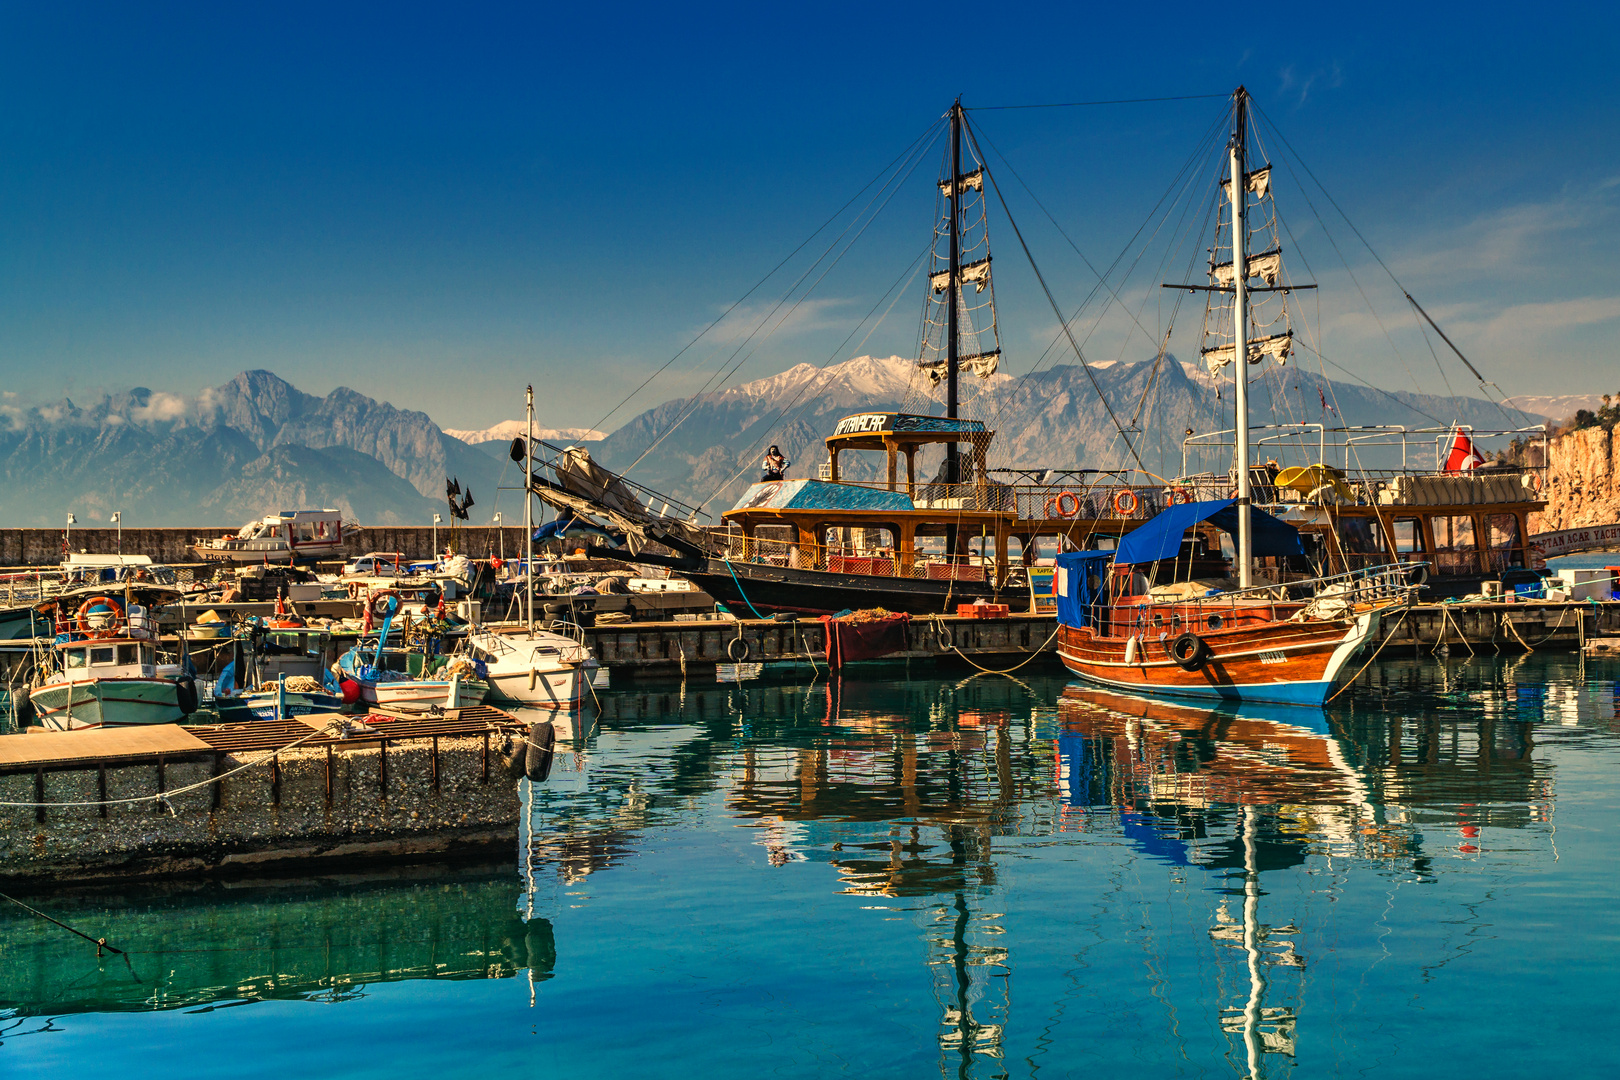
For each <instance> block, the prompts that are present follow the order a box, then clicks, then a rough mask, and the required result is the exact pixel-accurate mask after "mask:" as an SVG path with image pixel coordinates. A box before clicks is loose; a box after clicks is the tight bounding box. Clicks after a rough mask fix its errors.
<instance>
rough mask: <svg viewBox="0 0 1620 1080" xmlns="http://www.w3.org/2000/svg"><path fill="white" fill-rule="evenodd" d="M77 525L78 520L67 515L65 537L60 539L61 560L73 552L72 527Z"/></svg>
mask: <svg viewBox="0 0 1620 1080" xmlns="http://www.w3.org/2000/svg"><path fill="white" fill-rule="evenodd" d="M78 523H79V519H78V518H76V517H74V516H73V515H72V514H69V515H68V520H67V535H66V536H64V537H63V538H62V557H63V558H66V557H67V553H68V552H70V551H72V550H73V526H75V525H77V524H78Z"/></svg>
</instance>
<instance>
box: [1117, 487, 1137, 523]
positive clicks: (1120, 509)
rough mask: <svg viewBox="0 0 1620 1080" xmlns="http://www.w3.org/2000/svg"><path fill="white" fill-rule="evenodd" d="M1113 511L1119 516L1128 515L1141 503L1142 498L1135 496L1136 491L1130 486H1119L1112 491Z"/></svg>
mask: <svg viewBox="0 0 1620 1080" xmlns="http://www.w3.org/2000/svg"><path fill="white" fill-rule="evenodd" d="M1112 501H1113V507H1114V513H1116V514H1118V515H1119V516H1120V517H1130V516H1131V515H1132V514H1134V513H1136V511H1137V509H1138V508H1139V507H1140V506H1141V505H1142V500H1141V499H1138V498H1137V497H1136V492H1134V491H1132V490H1131V489H1130V488H1120V489H1119V490H1118V491H1116V492H1114V498H1113V500H1112Z"/></svg>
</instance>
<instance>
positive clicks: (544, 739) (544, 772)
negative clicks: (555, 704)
mask: <svg viewBox="0 0 1620 1080" xmlns="http://www.w3.org/2000/svg"><path fill="white" fill-rule="evenodd" d="M556 747H557V728H556V726H555V725H554V724H552V722H551V721H550V720H539V721H536V722H535V724H534V726H533V727H531V728H529V742H528V749H527V750H526V751H525V752H524V758H523V775H524V776H527V777H528V778H529V779H530V780H531V781H533V782H534V783H543V782H544V781H545V779H546V777H548V776H550V775H551V759H552V758H553V757H554V756H555V754H556Z"/></svg>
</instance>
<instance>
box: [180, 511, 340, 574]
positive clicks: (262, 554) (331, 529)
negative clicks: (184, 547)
mask: <svg viewBox="0 0 1620 1080" xmlns="http://www.w3.org/2000/svg"><path fill="white" fill-rule="evenodd" d="M191 550H192V552H193V553H195V554H196V556H197V558H199V559H202V560H203V561H204V562H227V563H267V562H268V563H295V562H314V561H315V560H317V559H331V558H335V557H340V556H341V555H342V554H343V513H342V511H340V510H333V509H331V508H330V507H328V508H327V509H324V510H282V511H281V512H279V513H275V514H268V515H266V516H265V517H262V518H260V519H259V520H257V521H250V522H248V523H247V524H246V525H244V526H242V527H241V529H239V530H237V532H236V535H234V536H231V535H226V536H222V537H216V538H214V539H207V540H204V539H199V540H198V541H197V542H196V543H195V544H192V545H191Z"/></svg>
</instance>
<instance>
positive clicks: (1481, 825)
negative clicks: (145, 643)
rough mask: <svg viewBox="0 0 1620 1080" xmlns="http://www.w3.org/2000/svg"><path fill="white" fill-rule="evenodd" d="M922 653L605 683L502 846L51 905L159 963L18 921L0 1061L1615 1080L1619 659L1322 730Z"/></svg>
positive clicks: (1502, 679) (1555, 661)
mask: <svg viewBox="0 0 1620 1080" xmlns="http://www.w3.org/2000/svg"><path fill="white" fill-rule="evenodd" d="M1026 670H1027V669H1026ZM884 674H888V675H891V676H892V678H891V679H889V680H887V681H879V678H880V677H881V676H882V675H884ZM1022 674H1023V673H1020V675H1022ZM904 676H905V672H904V670H903V669H899V668H895V669H887V670H886V671H884V670H880V671H878V672H877V673H876V674H875V676H874V678H873V679H870V680H867V681H855V680H848V679H846V680H845V681H844V683H843V684H842V686H841V688H831V689H830V688H829V687H828V686H827V684H826V683H825V681H818V682H816V683H814V684H812V685H809V686H805V685H768V684H761V683H759V682H747V683H742V684H736V685H726V686H708V687H704V688H695V687H688V688H687V689H686V690H685V691H684V692H683V691H681V690H678V689H673V688H672V689H669V690H662V689H660V690H657V691H645V692H634V691H627V690H626V691H611V692H605V693H604V694H603V707H604V714H605V715H604V717H603V719H602V722H601V724H600V726H599V727H598V728H597V730H596V731H595V733H594V734H592V735H591V736H590V737H589V738H588V739H587V740H586V741H585V742H583V743H582V744H581V745H579V746H577V747H573V748H570V750H569V752H567V753H564V754H562V755H560V756H559V759H558V762H557V769H556V771H555V772H554V773H553V775H552V778H551V780H550V782H549V783H547V784H546V785H544V786H543V787H539V788H537V789H536V790H535V791H534V793H533V799H532V807H531V809H532V815H531V826H530V827H529V828H528V829H526V830H525V837H524V842H523V843H524V847H525V848H526V849H527V850H526V855H525V857H523V858H521V859H518V858H514V860H513V861H512V862H511V863H510V864H503V865H498V866H485V867H450V868H447V867H425V868H418V869H413V870H409V871H401V872H400V873H398V874H395V875H391V876H384V877H377V876H369V877H364V878H355V879H344V878H337V877H334V878H328V879H322V880H318V881H298V882H250V883H232V884H229V885H194V886H186V887H172V888H168V889H123V890H117V891H110V892H100V893H84V894H60V895H55V896H43V897H34V898H30V899H31V902H33V903H36V904H39V905H43V906H46V907H48V908H49V909H50V911H51V912H52V913H53V914H55V915H57V916H58V917H60V918H63V919H64V920H65V921H68V922H70V923H73V924H75V925H80V926H83V927H84V928H86V929H93V930H94V931H95V932H96V933H98V934H102V933H104V934H106V935H107V937H108V938H109V940H111V941H113V943H114V944H122V945H123V946H124V947H126V948H127V949H129V951H130V953H131V957H130V963H129V964H128V965H125V964H124V963H123V962H121V961H119V960H118V959H117V958H116V957H107V958H103V959H102V960H100V961H97V959H96V958H95V956H94V949H93V948H89V947H86V946H85V945H84V943H83V942H81V941H79V940H78V939H76V938H73V937H71V936H69V935H67V934H65V933H64V932H63V931H60V930H57V929H55V928H53V927H50V926H48V925H47V924H43V923H41V922H39V921H38V920H36V919H32V918H28V917H25V916H22V915H20V914H19V913H17V912H16V911H15V910H7V911H0V1009H3V1010H4V1011H3V1012H0V1070H3V1072H4V1075H6V1076H7V1077H14V1078H22V1077H36V1076H40V1077H43V1076H50V1077H64V1076H77V1075H101V1074H103V1073H112V1074H114V1075H118V1076H120V1077H133V1078H141V1077H147V1076H159V1075H161V1076H163V1077H165V1078H169V1077H190V1076H231V1077H260V1076H263V1077H272V1076H273V1077H278V1078H284V1077H286V1076H290V1075H316V1076H332V1075H341V1076H345V1077H371V1076H376V1077H384V1076H386V1077H400V1076H419V1075H437V1076H443V1077H459V1076H478V1077H489V1076H528V1075H566V1076H642V1075H656V1076H686V1075H692V1076H703V1077H717V1076H718V1077H726V1076H747V1077H756V1076H761V1075H771V1076H794V1077H796V1076H804V1077H810V1076H816V1077H820V1076H826V1075H831V1074H839V1073H847V1074H851V1075H861V1076H923V1075H928V1076H932V1075H940V1076H952V1077H997V1076H1091V1075H1097V1074H1100V1073H1105V1072H1106V1073H1108V1074H1118V1073H1120V1072H1121V1071H1123V1070H1129V1075H1133V1076H1155V1077H1156V1076H1206V1075H1207V1076H1233V1077H1241V1076H1249V1075H1260V1076H1285V1075H1298V1076H1300V1077H1307V1076H1324V1075H1341V1074H1373V1075H1379V1076H1423V1077H1430V1078H1432V1077H1451V1076H1463V1077H1471V1078H1478V1077H1489V1076H1521V1075H1528V1074H1541V1073H1548V1074H1553V1075H1564V1076H1611V1075H1614V1073H1615V1071H1616V1068H1617V1067H1620V1047H1617V1042H1620V1039H1617V1037H1616V1036H1615V1035H1614V1034H1613V1024H1612V1020H1611V1015H1610V1014H1611V1012H1612V1002H1613V1001H1614V1000H1615V996H1616V991H1617V990H1620V977H1617V971H1620V963H1617V961H1616V959H1615V957H1616V951H1617V950H1616V947H1617V945H1620V906H1617V905H1616V903H1615V897H1616V891H1617V890H1616V885H1615V880H1616V870H1617V859H1616V855H1615V852H1614V845H1615V840H1616V837H1617V832H1620V815H1617V810H1620V739H1617V735H1620V722H1617V718H1616V678H1617V676H1620V665H1616V664H1614V663H1612V662H1610V663H1595V662H1586V663H1585V664H1584V665H1583V664H1582V663H1581V662H1580V661H1578V660H1577V659H1576V658H1575V657H1573V656H1550V655H1549V656H1531V657H1513V658H1494V657H1493V658H1480V659H1473V660H1470V659H1468V658H1466V657H1464V658H1452V659H1450V660H1447V661H1440V660H1437V659H1425V660H1422V661H1419V660H1416V659H1406V660H1389V661H1387V662H1383V663H1381V664H1379V665H1376V666H1374V667H1373V668H1372V669H1371V670H1370V671H1369V672H1368V673H1367V674H1366V675H1365V676H1364V677H1363V678H1362V680H1361V683H1360V684H1358V686H1357V688H1356V690H1355V691H1354V692H1353V693H1352V694H1347V695H1345V696H1344V697H1342V698H1340V699H1339V703H1338V704H1337V705H1336V706H1335V707H1334V708H1332V709H1330V710H1329V711H1328V712H1326V713H1321V712H1316V713H1311V712H1304V711H1301V710H1293V709H1273V710H1252V709H1243V710H1240V711H1237V712H1210V711H1207V710H1202V709H1198V708H1189V707H1186V706H1180V705H1163V704H1150V703H1145V702H1141V701H1137V700H1133V699H1129V698H1120V697H1116V696H1112V695H1106V694H1101V693H1097V692H1094V691H1088V690H1083V689H1081V688H1079V687H1078V686H1073V685H1071V684H1070V683H1069V682H1068V681H1067V680H1066V679H1063V678H1061V677H1057V676H1053V675H1050V674H1043V675H1036V676H1032V677H1028V678H1021V679H1019V680H1016V681H1015V680H1013V679H1008V678H1001V677H992V676H981V677H977V678H961V677H954V678H946V679H941V678H935V677H928V678H918V679H912V680H909V681H908V680H906V679H905V678H904Z"/></svg>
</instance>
